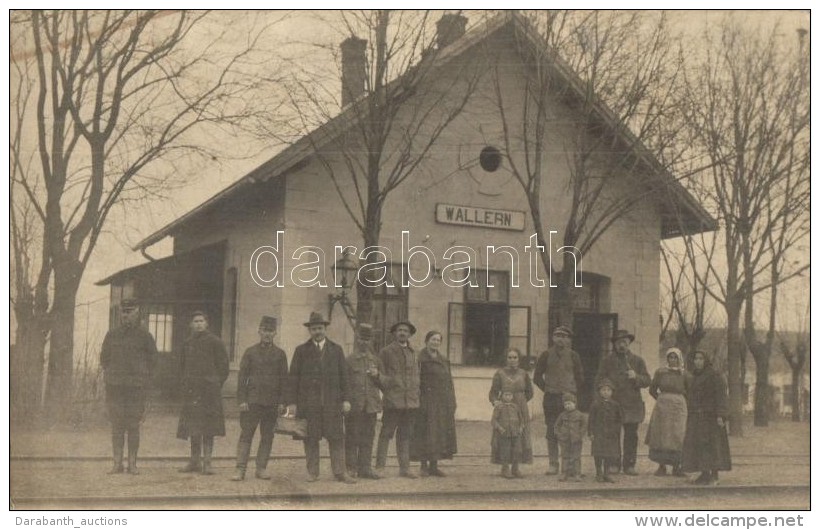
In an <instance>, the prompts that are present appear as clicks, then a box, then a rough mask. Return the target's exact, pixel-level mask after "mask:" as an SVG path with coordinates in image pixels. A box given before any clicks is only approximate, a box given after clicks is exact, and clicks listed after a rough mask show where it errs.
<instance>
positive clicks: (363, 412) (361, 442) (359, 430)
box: [345, 323, 382, 480]
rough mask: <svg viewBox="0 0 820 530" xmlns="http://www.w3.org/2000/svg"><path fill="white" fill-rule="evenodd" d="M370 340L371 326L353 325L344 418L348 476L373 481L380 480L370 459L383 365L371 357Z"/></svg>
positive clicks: (363, 324)
mask: <svg viewBox="0 0 820 530" xmlns="http://www.w3.org/2000/svg"><path fill="white" fill-rule="evenodd" d="M372 339H373V326H371V325H370V324H365V323H361V324H359V325H358V326H356V342H355V346H354V348H353V353H352V354H350V356H348V358H347V369H348V385H349V388H350V412H349V413H348V414H347V416H345V461H346V462H347V472H348V473H349V474H350V475H351V476H358V477H359V478H369V479H374V480H375V479H380V478H381V477H380V476H379V475H378V474H377V473H376V472H375V471H373V468H372V465H371V460H372V458H373V436H374V435H375V434H376V414H377V413H379V412H381V411H382V398H381V395H380V394H379V389H380V388H381V386H382V385H381V379H380V378H381V376H382V375H381V374H382V362H381V360H379V358H378V357H376V356H375V355H373V351H372V350H371V348H370V341H371V340H372Z"/></svg>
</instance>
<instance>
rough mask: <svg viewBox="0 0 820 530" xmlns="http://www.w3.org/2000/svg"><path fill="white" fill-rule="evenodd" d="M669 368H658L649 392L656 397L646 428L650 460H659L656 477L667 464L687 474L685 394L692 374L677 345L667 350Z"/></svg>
mask: <svg viewBox="0 0 820 530" xmlns="http://www.w3.org/2000/svg"><path fill="white" fill-rule="evenodd" d="M666 364H667V365H666V367H665V368H658V370H657V371H656V372H655V375H654V377H653V378H652V383H651V384H650V385H649V394H650V395H651V396H652V397H653V398H655V401H656V402H655V408H654V410H653V411H652V417H651V418H650V420H649V429H648V430H647V431H646V444H647V445H648V446H649V459H650V460H652V461H653V462H657V463H658V470H657V471H655V475H656V476H665V475H666V466H672V474H673V475H675V476H676V477H682V476H685V475H684V474H683V471H681V468H680V458H681V451H682V450H683V438H684V435H685V434H686V416H687V407H686V395H687V393H688V390H689V385H690V384H691V379H692V376H691V375H690V374H688V373H686V371H685V370H684V369H683V353H682V352H681V351H680V350H679V349H678V348H669V349H668V350H667V351H666Z"/></svg>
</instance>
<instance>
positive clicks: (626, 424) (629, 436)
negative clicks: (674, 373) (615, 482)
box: [597, 329, 652, 475]
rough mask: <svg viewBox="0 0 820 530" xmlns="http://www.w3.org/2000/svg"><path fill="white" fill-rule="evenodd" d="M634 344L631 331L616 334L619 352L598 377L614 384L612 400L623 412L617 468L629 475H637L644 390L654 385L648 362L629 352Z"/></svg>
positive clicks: (609, 357) (604, 363) (600, 368)
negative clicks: (621, 453)
mask: <svg viewBox="0 0 820 530" xmlns="http://www.w3.org/2000/svg"><path fill="white" fill-rule="evenodd" d="M634 340H635V335H633V334H632V333H630V332H629V331H627V330H625V329H619V330H618V331H616V332H615V335H613V336H612V343H613V345H614V346H615V352H614V353H613V354H611V355H607V356H606V357H604V358H602V359H601V362H600V364H599V366H598V374H597V380H598V381H601V380H602V379H608V380H609V381H611V382H612V399H613V400H614V401H615V402H616V403H618V404H620V405H621V408H622V409H623V420H622V422H623V441H624V443H623V457H622V459H621V462H617V463H616V468H617V467H622V468H623V471H624V474H625V475H637V472H636V471H635V463H636V462H637V453H638V425H639V424H640V423H641V422H642V421H643V420H644V415H645V414H646V409H645V408H644V403H643V398H642V397H641V389H642V388H647V387H648V386H649V384H650V383H651V382H652V378H651V377H650V376H649V372H648V371H647V370H646V363H645V362H644V360H643V359H642V358H641V357H640V356H638V355H635V354H634V353H632V352H631V351H630V350H629V345H630V344H631V343H632V341H634Z"/></svg>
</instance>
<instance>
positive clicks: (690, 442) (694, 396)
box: [681, 365, 732, 471]
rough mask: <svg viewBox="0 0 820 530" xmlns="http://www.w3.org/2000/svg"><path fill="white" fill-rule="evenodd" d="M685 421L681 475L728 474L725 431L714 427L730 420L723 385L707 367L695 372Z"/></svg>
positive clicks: (728, 460) (720, 379) (719, 377)
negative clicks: (691, 472)
mask: <svg viewBox="0 0 820 530" xmlns="http://www.w3.org/2000/svg"><path fill="white" fill-rule="evenodd" d="M687 407H688V417H687V419H686V436H685V437H684V439H683V456H682V459H681V465H682V467H683V470H684V471H712V470H714V471H729V470H731V469H732V458H731V454H730V453H729V438H728V436H727V434H726V427H725V424H724V426H720V425H718V423H717V419H718V418H723V419H724V421H725V420H726V418H727V417H728V416H729V406H728V402H727V395H726V382H725V381H724V380H723V376H721V375H720V374H719V373H717V371H715V369H714V368H712V367H711V366H709V365H707V366H705V367H704V368H703V370H700V371H695V372H694V373H693V377H692V383H691V386H690V387H689V394H688V399H687Z"/></svg>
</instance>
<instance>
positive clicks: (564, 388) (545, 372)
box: [532, 326, 584, 475]
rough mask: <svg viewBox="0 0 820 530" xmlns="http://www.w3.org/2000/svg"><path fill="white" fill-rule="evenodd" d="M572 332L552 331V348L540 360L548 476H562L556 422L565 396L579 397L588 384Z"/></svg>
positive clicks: (538, 371)
mask: <svg viewBox="0 0 820 530" xmlns="http://www.w3.org/2000/svg"><path fill="white" fill-rule="evenodd" d="M571 344H572V330H571V329H569V328H568V327H566V326H558V327H557V328H555V330H553V332H552V346H551V347H550V348H549V349H547V351H545V352H544V353H542V354H541V356H540V357H538V361H536V363H535V371H534V372H533V377H532V378H533V381H534V382H535V384H536V386H538V388H540V389H541V390H542V391H543V392H544V403H543V405H544V420H545V421H546V423H547V451H548V452H549V461H550V463H549V468H548V469H547V473H546V474H547V475H557V474H558V467H559V466H558V437H557V436H556V435H555V421H556V420H557V419H558V416H560V415H561V413H562V412H563V411H564V402H563V395H564V394H565V393H570V394H573V395H577V394H578V391H579V390H580V389H581V385H582V384H583V382H584V369H583V366H582V365H581V357H580V356H579V355H578V354H577V353H576V352H575V351H573V350H572V349H571V348H570V346H571Z"/></svg>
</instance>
